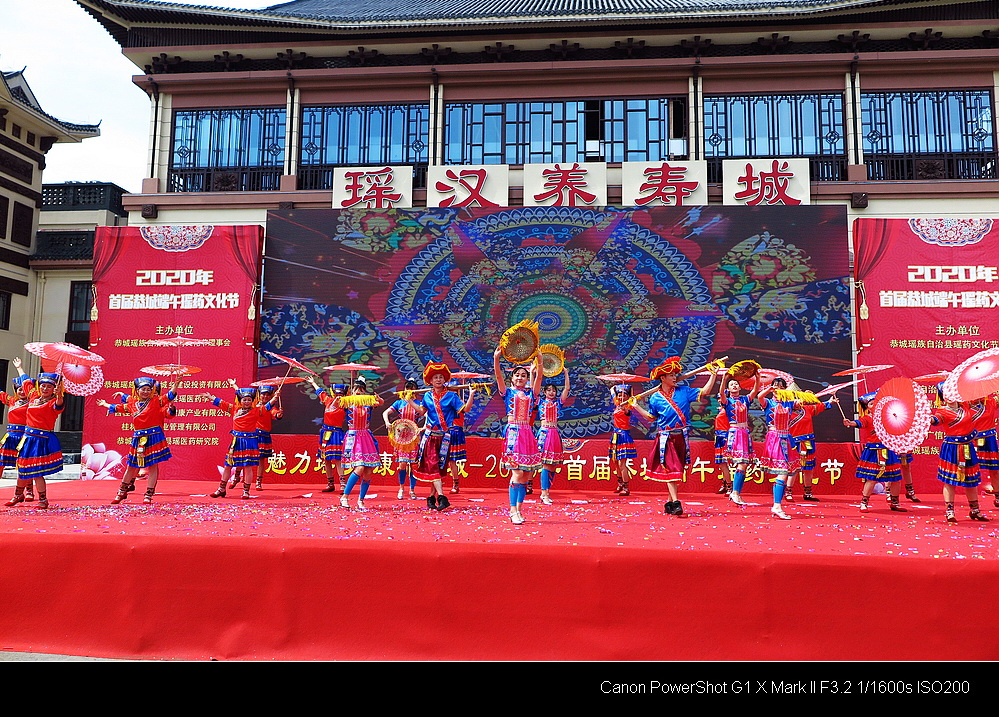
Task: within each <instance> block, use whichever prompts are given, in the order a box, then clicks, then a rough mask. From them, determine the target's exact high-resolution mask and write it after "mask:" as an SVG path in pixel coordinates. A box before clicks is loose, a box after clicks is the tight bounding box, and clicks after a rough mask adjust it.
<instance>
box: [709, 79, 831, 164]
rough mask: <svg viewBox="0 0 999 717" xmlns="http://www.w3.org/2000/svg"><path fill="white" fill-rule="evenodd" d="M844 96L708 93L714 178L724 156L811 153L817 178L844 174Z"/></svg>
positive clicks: (806, 154)
mask: <svg viewBox="0 0 999 717" xmlns="http://www.w3.org/2000/svg"><path fill="white" fill-rule="evenodd" d="M843 117H844V115H843V96H842V95H838V94H801V95H797V94H796V95H725V96H716V97H705V98H704V154H705V157H706V158H707V159H708V171H709V179H710V181H721V161H720V160H721V159H742V158H752V157H807V158H809V159H811V160H812V161H811V162H810V165H811V173H812V179H813V180H814V181H835V180H840V179H846V139H845V136H844V125H843Z"/></svg>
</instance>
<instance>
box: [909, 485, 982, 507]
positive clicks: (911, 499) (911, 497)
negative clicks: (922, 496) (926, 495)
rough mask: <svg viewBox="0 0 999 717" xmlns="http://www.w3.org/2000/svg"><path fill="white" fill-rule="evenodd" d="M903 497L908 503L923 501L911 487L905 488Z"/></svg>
mask: <svg viewBox="0 0 999 717" xmlns="http://www.w3.org/2000/svg"><path fill="white" fill-rule="evenodd" d="M905 499H906V500H907V501H909V502H910V503H922V502H923V501H921V500H919V498H917V497H916V491H915V489H913V488H906V489H905ZM996 506H999V503H996Z"/></svg>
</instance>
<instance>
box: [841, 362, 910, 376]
mask: <svg viewBox="0 0 999 717" xmlns="http://www.w3.org/2000/svg"><path fill="white" fill-rule="evenodd" d="M889 368H895V364H891V363H884V364H879V365H877V366H857V368H850V369H847V370H846V371H840V372H839V373H834V374H833V376H860V375H862V374H865V373H874V372H875V371H884V370H885V369H889Z"/></svg>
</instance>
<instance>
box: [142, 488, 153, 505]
mask: <svg viewBox="0 0 999 717" xmlns="http://www.w3.org/2000/svg"><path fill="white" fill-rule="evenodd" d="M153 495H155V494H154V493H153V491H152V490H150V489H148V488H147V489H146V494H145V495H144V496H142V502H143V503H145V504H146V505H149V504H150V503H152V502H153Z"/></svg>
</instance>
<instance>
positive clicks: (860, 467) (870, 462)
mask: <svg viewBox="0 0 999 717" xmlns="http://www.w3.org/2000/svg"><path fill="white" fill-rule="evenodd" d="M875 395H877V394H876V392H871V393H866V394H864V395H863V396H861V397H860V398H858V399H857V403H858V404H859V405H860V416H859V418H857V420H855V421H851V420H850V419H849V418H844V419H843V425H844V426H846V427H847V428H859V429H860V443H861V445H862V446H863V447H864V448H863V450H862V451H861V453H860V458H859V459H858V460H857V477H858V478H862V479H863V480H864V488H863V491H862V495H861V498H860V510H861V511H863V512H865V513H866V512H867V511H868V510H870V500H871V494H872V493H873V492H874V486H875V485H877V484H878V483H887V484H888V494H889V496H890V497H889V499H888V500H889V505H890V506H891V509H892V510H893V511H895V512H896V513H905V512H907V511H906V509H905V508H903V507H902V506H900V505H899V504H898V494H899V486H900V484H901V482H902V461H901V460H900V459H899V456H898V454H896V453H895V451H893V450H891V449H890V448H888V447H887V446H886V445H885V444H883V443H882V442H881V440H880V439H879V438H878V435H877V434H876V433H875V432H874V419H872V418H871V415H870V414H869V413H868V412H867V411H868V406H869V404H870V402H871V401H872V400H874V396H875Z"/></svg>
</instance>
